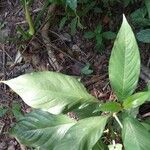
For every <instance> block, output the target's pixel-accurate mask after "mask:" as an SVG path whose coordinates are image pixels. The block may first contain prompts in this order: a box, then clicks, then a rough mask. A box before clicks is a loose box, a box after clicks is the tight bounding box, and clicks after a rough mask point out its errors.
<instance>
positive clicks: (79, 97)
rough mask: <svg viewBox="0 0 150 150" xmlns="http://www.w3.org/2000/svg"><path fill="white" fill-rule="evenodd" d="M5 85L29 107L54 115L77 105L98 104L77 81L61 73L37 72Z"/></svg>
mask: <svg viewBox="0 0 150 150" xmlns="http://www.w3.org/2000/svg"><path fill="white" fill-rule="evenodd" d="M3 83H5V84H7V85H8V86H10V87H11V88H12V89H13V90H14V91H15V92H16V93H17V94H18V95H20V97H21V98H22V99H23V100H24V102H25V103H26V104H28V105H29V106H31V107H33V108H41V109H43V110H47V111H49V112H51V113H53V114H58V113H61V112H62V111H63V110H64V109H65V108H68V109H69V108H71V107H73V106H75V105H77V104H82V103H86V102H96V99H95V98H94V97H93V96H91V95H90V94H88V93H87V91H86V89H85V88H84V86H83V85H82V84H81V83H80V82H79V81H78V80H77V79H75V78H74V77H71V76H67V75H63V74H61V73H54V72H49V71H45V72H38V73H36V72H35V73H30V74H25V75H22V76H19V77H17V78H15V79H11V80H8V81H3Z"/></svg>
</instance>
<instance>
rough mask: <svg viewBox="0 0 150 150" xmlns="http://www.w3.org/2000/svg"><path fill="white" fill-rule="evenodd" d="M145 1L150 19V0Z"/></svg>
mask: <svg viewBox="0 0 150 150" xmlns="http://www.w3.org/2000/svg"><path fill="white" fill-rule="evenodd" d="M144 1H145V5H146V8H147V11H148V16H149V19H150V0H144Z"/></svg>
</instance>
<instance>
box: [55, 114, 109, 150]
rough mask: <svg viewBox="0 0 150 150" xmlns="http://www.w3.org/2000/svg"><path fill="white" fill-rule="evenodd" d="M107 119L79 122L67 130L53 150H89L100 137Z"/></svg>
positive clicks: (100, 118)
mask: <svg viewBox="0 0 150 150" xmlns="http://www.w3.org/2000/svg"><path fill="white" fill-rule="evenodd" d="M108 117H109V116H100V117H90V118H86V119H83V120H80V121H79V122H78V123H76V124H75V125H74V126H73V127H71V128H70V129H69V131H68V132H67V133H66V135H65V136H64V138H63V139H62V141H61V142H59V143H58V145H57V146H56V148H55V149H54V150H91V149H92V148H93V147H94V145H95V144H96V143H97V141H98V140H99V138H100V137H101V136H102V134H103V130H104V128H105V125H106V123H107V119H108Z"/></svg>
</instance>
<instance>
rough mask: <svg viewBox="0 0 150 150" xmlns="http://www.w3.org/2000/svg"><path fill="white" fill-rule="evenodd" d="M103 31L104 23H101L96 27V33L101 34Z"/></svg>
mask: <svg viewBox="0 0 150 150" xmlns="http://www.w3.org/2000/svg"><path fill="white" fill-rule="evenodd" d="M101 31H102V25H101V24H99V25H98V26H97V27H96V29H95V31H94V32H95V33H96V34H100V33H101Z"/></svg>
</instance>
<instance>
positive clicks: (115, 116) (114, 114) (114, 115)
mask: <svg viewBox="0 0 150 150" xmlns="http://www.w3.org/2000/svg"><path fill="white" fill-rule="evenodd" d="M113 117H114V118H115V119H116V121H117V122H118V124H119V125H120V127H121V129H122V128H123V125H122V123H121V122H120V120H119V118H118V117H117V115H116V113H113Z"/></svg>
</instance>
